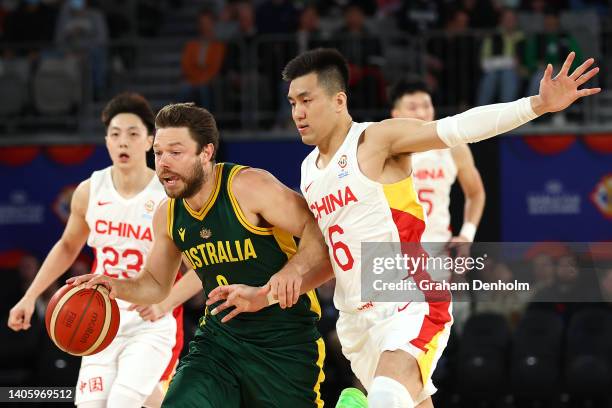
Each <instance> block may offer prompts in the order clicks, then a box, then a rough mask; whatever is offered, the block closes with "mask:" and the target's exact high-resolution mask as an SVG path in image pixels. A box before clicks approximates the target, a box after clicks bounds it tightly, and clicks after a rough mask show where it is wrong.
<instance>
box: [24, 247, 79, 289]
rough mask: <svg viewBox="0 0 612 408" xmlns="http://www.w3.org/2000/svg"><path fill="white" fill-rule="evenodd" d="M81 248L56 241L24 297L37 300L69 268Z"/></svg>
mask: <svg viewBox="0 0 612 408" xmlns="http://www.w3.org/2000/svg"><path fill="white" fill-rule="evenodd" d="M81 248H82V245H81V246H79V245H71V244H70V243H68V242H66V241H64V240H59V241H57V242H56V244H55V245H54V246H53V248H52V249H51V251H50V252H49V254H48V255H47V258H45V261H44V262H43V264H42V266H41V267H40V270H39V271H38V273H37V274H36V277H35V278H34V280H33V281H32V284H31V285H30V287H29V288H28V290H27V291H26V293H25V295H24V297H28V298H31V299H36V298H38V297H39V296H40V294H41V293H43V292H44V291H45V290H47V288H48V287H49V286H50V285H51V284H52V283H53V282H54V281H56V280H57V279H58V278H59V277H60V276H62V275H63V274H64V272H66V271H67V270H68V268H70V265H72V263H73V262H74V260H75V259H76V257H77V256H78V254H79V252H80V251H81Z"/></svg>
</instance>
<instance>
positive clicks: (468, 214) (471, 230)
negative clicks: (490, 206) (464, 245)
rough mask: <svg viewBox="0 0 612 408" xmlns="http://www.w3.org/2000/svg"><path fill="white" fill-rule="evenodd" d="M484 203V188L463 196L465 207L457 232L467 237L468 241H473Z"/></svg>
mask: <svg viewBox="0 0 612 408" xmlns="http://www.w3.org/2000/svg"><path fill="white" fill-rule="evenodd" d="M484 205H485V193H484V190H482V191H478V192H474V193H472V194H470V195H466V197H465V207H464V210H463V226H462V227H461V231H460V232H459V235H460V236H463V237H464V238H467V239H468V241H470V242H472V241H474V236H475V235H476V229H477V228H478V224H479V223H480V219H481V218H482V212H483V210H484Z"/></svg>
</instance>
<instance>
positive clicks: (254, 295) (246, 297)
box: [206, 284, 269, 323]
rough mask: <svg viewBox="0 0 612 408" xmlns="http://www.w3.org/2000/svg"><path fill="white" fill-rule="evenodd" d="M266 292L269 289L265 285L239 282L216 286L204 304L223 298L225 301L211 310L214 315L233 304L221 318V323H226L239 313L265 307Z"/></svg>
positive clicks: (266, 300) (208, 304) (210, 303)
mask: <svg viewBox="0 0 612 408" xmlns="http://www.w3.org/2000/svg"><path fill="white" fill-rule="evenodd" d="M268 293H269V289H268V288H267V287H266V286H263V287H261V288H258V287H253V286H247V285H240V284H235V285H223V286H218V287H216V288H215V289H213V290H212V291H211V292H210V293H209V294H208V299H207V300H206V306H210V305H212V304H214V303H217V302H219V301H221V300H224V299H225V302H223V303H221V304H220V305H219V306H217V307H215V308H214V309H213V310H211V311H210V314H212V315H213V316H214V315H216V314H218V313H220V312H222V311H224V310H225V309H227V308H229V307H232V306H233V307H234V309H233V310H232V311H230V312H229V313H228V314H227V315H226V316H224V317H223V319H221V323H226V322H228V321H230V320H232V319H233V318H234V317H236V316H238V315H239V314H240V313H243V312H250V313H252V312H257V311H259V310H261V309H263V308H264V307H267V306H268V297H267V294H268Z"/></svg>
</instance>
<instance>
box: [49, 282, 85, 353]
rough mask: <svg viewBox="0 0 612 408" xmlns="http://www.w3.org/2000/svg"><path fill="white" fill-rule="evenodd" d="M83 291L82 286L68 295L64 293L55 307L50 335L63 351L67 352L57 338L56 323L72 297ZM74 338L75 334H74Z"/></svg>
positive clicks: (50, 321) (50, 320)
mask: <svg viewBox="0 0 612 408" xmlns="http://www.w3.org/2000/svg"><path fill="white" fill-rule="evenodd" d="M80 290H81V287H80V286H75V287H74V288H72V289H70V290H69V291H67V292H66V293H64V294H63V295H62V296H61V297H60V298H59V299H58V301H57V303H56V304H55V306H54V307H53V314H52V315H51V319H49V335H50V336H51V340H53V343H55V344H56V345H57V346H58V347H59V348H60V349H61V350H62V351H66V352H68V351H67V350H65V349H64V348H62V347H60V346H59V344H58V342H57V340H56V338H55V323H56V322H57V317H58V315H59V313H60V312H61V310H62V308H63V307H64V305H65V304H66V302H68V300H70V299H71V298H72V296H73V295H74V294H75V293H76V292H78V291H80ZM73 336H74V334H73ZM70 341H72V339H70ZM69 344H70V343H69Z"/></svg>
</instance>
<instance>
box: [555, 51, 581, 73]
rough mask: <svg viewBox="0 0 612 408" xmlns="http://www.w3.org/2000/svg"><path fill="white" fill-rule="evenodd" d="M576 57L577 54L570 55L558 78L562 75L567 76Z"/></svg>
mask: <svg viewBox="0 0 612 408" xmlns="http://www.w3.org/2000/svg"><path fill="white" fill-rule="evenodd" d="M575 57H576V53H575V52H574V51H572V52H570V53H569V55H568V56H567V58H566V59H565V62H564V63H563V66H562V67H561V71H559V74H558V75H557V76H558V77H560V76H561V75H567V73H568V72H569V69H570V67H571V66H572V63H573V62H574V58H575Z"/></svg>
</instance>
